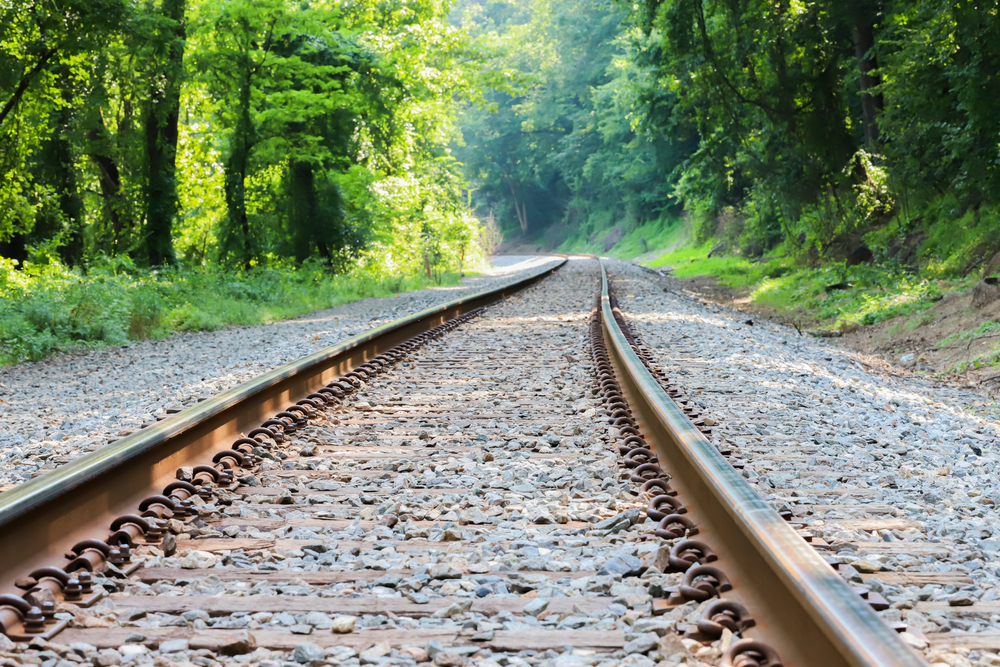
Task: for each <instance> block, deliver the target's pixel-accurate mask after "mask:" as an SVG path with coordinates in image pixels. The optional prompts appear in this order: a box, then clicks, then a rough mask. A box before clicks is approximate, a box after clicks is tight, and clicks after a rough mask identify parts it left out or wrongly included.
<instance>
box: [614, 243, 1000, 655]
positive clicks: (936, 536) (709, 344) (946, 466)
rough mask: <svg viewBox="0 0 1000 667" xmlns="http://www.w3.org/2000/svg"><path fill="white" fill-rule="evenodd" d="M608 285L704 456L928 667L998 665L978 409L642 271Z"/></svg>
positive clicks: (990, 470) (996, 593)
mask: <svg viewBox="0 0 1000 667" xmlns="http://www.w3.org/2000/svg"><path fill="white" fill-rule="evenodd" d="M609 271H610V272H611V273H612V279H613V282H614V284H615V289H616V292H617V294H618V296H619V303H620V304H621V308H622V311H623V312H624V313H625V315H626V316H627V317H629V318H630V319H631V321H632V323H633V325H634V326H635V328H636V329H637V331H638V332H639V334H640V335H641V337H642V339H643V341H644V342H645V344H646V345H647V346H648V347H649V348H650V349H651V351H652V352H653V358H654V360H655V362H656V363H657V364H658V365H659V367H660V368H662V369H663V370H665V371H666V373H667V374H668V375H669V376H670V378H671V380H672V381H673V382H675V383H676V384H678V385H680V386H681V387H683V388H684V389H685V390H686V392H687V393H688V395H689V396H692V397H693V398H694V400H695V401H696V402H697V403H698V405H699V407H700V408H701V409H702V411H703V416H704V417H705V418H707V419H709V420H711V421H712V422H714V435H713V442H715V443H716V444H719V445H721V444H722V443H727V445H728V446H729V447H731V448H732V449H733V451H734V455H733V457H731V458H730V460H742V462H743V463H744V468H743V475H744V477H746V478H747V479H748V480H749V481H751V483H752V484H754V485H755V486H756V488H757V489H758V491H759V492H760V493H761V494H762V495H763V496H764V497H765V498H767V499H769V500H770V501H771V502H772V503H773V504H774V505H775V506H776V507H777V508H780V509H790V510H791V511H792V512H793V514H794V515H795V516H796V517H798V520H800V521H802V522H803V523H804V524H805V526H804V528H806V529H807V530H808V531H809V532H810V533H812V534H813V535H815V536H816V537H818V538H822V540H824V541H825V542H826V543H828V545H829V546H828V547H825V548H822V547H821V548H820V553H821V554H822V555H824V556H825V557H827V559H828V560H829V561H831V562H833V563H837V564H839V565H840V566H841V572H842V574H843V575H844V576H845V577H846V578H847V579H848V580H849V581H851V582H852V583H854V584H856V585H864V586H866V587H867V588H868V589H869V590H871V591H874V592H877V593H880V594H881V595H882V596H884V597H885V598H886V600H887V601H888V602H889V603H890V608H889V609H886V610H885V611H883V612H881V614H882V616H883V617H884V618H885V619H886V620H887V621H889V622H891V623H896V624H900V623H901V624H905V625H906V626H907V628H908V630H907V633H906V637H905V638H906V639H907V641H909V642H910V643H911V644H912V645H913V646H914V647H916V648H918V649H921V650H923V651H924V653H925V654H926V656H927V658H928V660H929V662H931V663H941V664H948V665H953V666H954V665H962V666H965V665H996V664H1000V658H998V657H997V655H996V653H995V652H996V651H997V650H1000V634H998V631H1000V614H998V612H1000V604H998V601H1000V511H998V505H1000V455H998V451H997V443H998V436H1000V425H998V423H997V422H996V421H990V420H989V419H985V418H983V417H981V416H977V412H978V410H977V408H978V406H981V404H982V402H983V396H982V395H980V394H978V393H975V392H972V391H969V390H966V389H962V388H958V387H954V386H948V385H938V384H934V383H932V382H931V381H929V380H927V379H925V378H921V377H918V376H915V375H911V374H910V373H908V372H906V371H905V370H903V369H899V368H895V367H892V366H890V365H889V364H887V363H886V362H884V361H882V360H879V359H875V358H872V357H869V356H866V355H864V354H861V353H858V352H854V351H851V350H845V349H843V348H837V347H834V346H832V345H830V344H828V343H827V342H825V341H822V340H815V339H812V338H810V337H808V336H800V335H799V334H798V333H797V332H796V331H795V330H794V329H791V328H786V327H782V326H780V325H777V324H774V323H770V322H760V321H757V320H753V321H752V323H751V322H750V321H748V315H747V314H746V313H741V312H738V311H735V310H730V309H727V308H724V307H719V306H715V305H711V304H709V305H705V304H704V303H703V302H701V300H700V299H699V300H695V299H692V298H688V297H685V296H684V295H683V292H682V290H681V289H680V285H679V284H677V283H675V282H674V281H673V280H672V279H670V278H661V277H659V276H656V275H654V274H652V273H650V272H648V271H645V270H643V269H640V268H638V267H635V266H632V265H629V264H625V263H621V262H613V263H611V264H610V265H609ZM665 289H666V290H668V291H667V292H665ZM990 637H992V640H991V639H990ZM976 647H979V648H978V649H977V648H976ZM980 649H985V650H980Z"/></svg>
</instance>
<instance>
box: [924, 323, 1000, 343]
mask: <svg viewBox="0 0 1000 667" xmlns="http://www.w3.org/2000/svg"><path fill="white" fill-rule="evenodd" d="M998 331H1000V322H991V321H990V322H983V323H982V324H980V325H979V326H978V327H976V328H975V329H970V330H969V331H956V332H955V333H953V334H951V335H950V336H946V337H945V338H942V339H941V340H940V341H939V342H938V344H937V346H938V347H948V346H949V345H953V344H955V343H964V342H966V341H970V340H973V339H975V338H979V337H980V336H986V335H989V334H993V333H996V332H998Z"/></svg>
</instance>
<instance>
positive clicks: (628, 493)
mask: <svg viewBox="0 0 1000 667" xmlns="http://www.w3.org/2000/svg"><path fill="white" fill-rule="evenodd" d="M542 277H543V275H542V274H540V275H539V276H536V277H534V278H532V279H529V280H527V281H522V282H521V283H518V284H515V285H512V286H509V287H508V288H505V289H502V290H498V291H496V292H494V293H488V294H483V295H481V296H479V297H473V298H471V299H469V300H466V301H464V302H461V303H453V304H448V305H446V306H444V307H442V308H440V309H436V310H435V311H433V312H429V313H424V314H421V315H418V316H414V317H412V318H408V319H407V320H404V321H401V322H399V323H397V324H395V325H390V326H388V327H383V328H382V329H380V330H376V331H375V332H372V333H370V334H367V335H364V336H361V337H358V338H357V339H352V341H348V343H346V344H344V345H342V346H339V347H338V348H336V349H331V350H327V351H324V352H321V353H317V354H316V355H313V356H312V357H309V358H307V359H305V360H302V361H301V362H297V363H296V364H292V365H290V366H288V367H284V368H282V369H278V370H276V371H274V372H272V373H269V374H266V375H265V376H262V377H261V378H260V379H259V380H255V381H254V382H252V383H248V384H247V385H244V386H242V387H239V388H236V389H234V390H231V391H229V392H224V393H223V394H221V395H220V396H219V397H216V398H214V399H211V400H210V401H206V402H205V404H202V405H200V406H198V407H196V408H194V409H192V410H188V411H186V412H184V413H181V414H179V415H176V416H175V417H173V418H171V419H168V420H165V421H164V422H161V423H160V424H158V425H156V426H154V427H152V428H151V429H144V431H143V432H140V433H137V434H135V435H133V436H130V437H129V438H126V439H125V440H123V441H122V442H120V443H115V444H113V445H110V446H108V447H106V448H105V449H103V450H99V451H98V452H95V453H94V454H92V455H89V456H86V457H83V458H81V459H79V460H78V461H76V462H74V463H71V464H68V465H67V466H65V467H63V468H61V469H58V470H57V471H55V472H54V473H50V474H48V475H45V476H43V477H40V478H38V479H36V480H33V481H32V482H29V483H28V484H25V485H23V486H22V487H18V488H17V489H14V490H12V491H10V492H7V493H4V494H0V531H3V532H2V535H3V537H2V538H0V558H2V560H0V563H2V566H0V585H2V591H0V592H2V593H3V594H4V595H3V597H0V625H2V628H3V631H4V633H5V634H6V635H7V636H8V637H10V638H12V639H16V640H18V641H20V642H30V645H31V646H33V648H29V649H23V648H22V649H16V650H15V652H14V653H12V654H11V655H14V656H27V658H28V659H29V661H32V662H33V661H34V658H40V660H41V662H42V664H44V660H47V659H52V660H54V661H55V660H58V659H64V660H68V661H70V662H80V661H81V660H85V661H90V662H92V663H93V664H100V665H112V664H118V663H120V662H123V661H124V662H136V663H147V662H148V663H152V662H155V661H157V660H159V661H161V662H163V661H166V662H171V661H173V662H177V661H185V660H187V661H192V662H194V663H196V664H202V665H214V664H217V663H220V662H221V663H227V662H234V663H235V662H241V663H246V662H248V661H250V662H252V663H255V664H256V663H260V664H274V665H278V664H282V663H285V662H291V663H297V664H312V665H319V664H324V663H333V664H338V663H343V662H347V663H348V664H357V663H361V664H382V663H386V664H411V663H413V662H418V663H419V662H425V661H428V660H431V661H433V662H434V663H435V664H438V665H460V664H465V663H467V662H470V661H473V662H474V661H479V662H482V664H499V665H521V664H542V663H545V664H548V663H550V662H551V663H553V664H567V665H569V664H573V665H576V664H598V663H602V662H605V661H608V660H620V661H623V662H624V663H625V664H629V665H634V666H635V667H645V666H646V665H650V666H651V665H653V664H655V663H656V662H659V661H666V664H685V663H686V664H712V665H715V664H722V665H734V666H738V667H752V666H754V665H771V666H772V667H773V666H775V665H779V664H783V665H919V664H924V663H923V662H922V661H921V660H920V658H919V657H917V656H916V655H915V654H914V653H912V652H910V650H909V649H908V648H907V647H906V646H905V645H904V644H903V643H902V642H901V641H900V640H899V639H898V638H897V636H896V635H895V633H894V631H893V629H892V628H890V627H889V626H888V625H886V624H884V623H883V622H882V621H881V620H880V619H879V618H878V617H877V616H876V615H875V614H874V612H873V611H872V610H871V608H870V602H872V601H865V600H863V599H862V598H861V597H860V596H859V595H858V594H857V592H856V591H854V590H852V589H851V588H850V587H848V586H847V585H846V583H845V582H844V581H843V579H842V578H841V577H840V576H839V575H838V574H837V573H836V572H834V570H833V569H832V568H830V567H829V566H828V565H827V564H826V563H825V562H824V561H823V560H822V559H821V558H820V556H819V555H818V554H817V553H816V551H815V549H814V548H813V546H810V545H808V544H807V543H806V542H805V541H804V540H803V538H802V537H800V536H799V535H798V534H797V533H796V532H795V529H794V527H793V526H791V525H789V524H788V523H787V522H786V521H785V520H784V519H782V518H781V517H780V516H779V515H778V514H777V513H776V512H775V511H774V510H773V509H771V508H770V507H769V506H768V505H767V503H765V502H764V501H763V500H762V499H761V498H760V497H759V496H758V495H757V494H756V492H755V491H754V490H753V489H752V488H751V487H749V486H748V485H747V483H746V482H745V481H744V480H743V478H742V477H741V476H740V475H739V473H738V472H737V471H736V470H735V469H734V468H733V467H732V466H731V465H730V464H729V463H728V462H727V461H726V460H725V458H724V456H723V453H720V452H719V451H717V450H716V449H715V448H714V447H713V446H712V445H711V444H710V443H709V442H708V441H707V440H706V439H705V437H704V435H703V433H702V431H703V430H708V429H709V427H707V426H706V425H705V424H704V423H702V424H698V423H697V419H695V421H694V422H692V421H691V420H689V419H688V417H687V416H686V415H685V413H684V412H683V408H684V407H686V404H685V397H684V396H683V394H682V392H681V391H680V389H679V388H677V387H674V386H672V385H670V384H669V383H668V382H667V381H666V380H665V379H663V378H662V377H657V376H655V375H652V374H650V372H649V370H648V367H649V366H650V365H651V359H649V355H648V354H647V353H646V352H645V351H644V350H643V348H642V347H641V345H640V344H639V341H638V340H637V339H636V337H635V334H634V332H632V330H631V328H630V327H629V326H628V323H627V322H626V321H625V320H624V318H623V316H622V315H621V313H620V312H618V311H617V310H616V308H615V307H614V304H613V300H612V296H611V295H610V294H609V291H608V282H607V279H606V277H605V276H604V270H603V267H602V266H601V265H600V263H599V262H598V261H596V260H594V259H584V258H576V259H574V260H572V261H570V262H569V263H568V265H567V266H564V267H563V268H562V269H561V270H559V271H558V272H556V273H555V274H554V275H553V276H552V277H549V278H547V279H545V280H544V281H541V282H538V281H539V280H540V279H541V278H542ZM535 283H537V284H535ZM595 295H596V302H595V301H594V296H595ZM592 303H596V306H595V307H591V304H592ZM670 394H672V395H673V397H674V399H675V400H676V402H674V400H671V398H670ZM0 648H2V646H0ZM8 648H9V647H8ZM46 652H49V653H46ZM52 664H53V665H54V664H55V662H53V663H52Z"/></svg>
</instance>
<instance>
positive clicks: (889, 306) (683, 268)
mask: <svg viewBox="0 0 1000 667" xmlns="http://www.w3.org/2000/svg"><path fill="white" fill-rule="evenodd" d="M711 247H712V245H711V243H707V244H705V245H702V246H685V247H682V248H678V249H676V250H674V251H673V252H670V253H668V254H666V255H664V256H662V257H660V258H659V259H657V260H655V261H654V262H651V263H650V264H649V266H652V267H658V266H668V265H669V266H672V267H673V269H674V275H676V276H677V277H678V278H690V277H694V276H713V277H715V278H717V279H718V280H719V282H720V283H722V284H723V285H726V286H728V287H731V288H734V289H745V290H747V291H748V296H749V298H750V300H751V301H752V302H754V303H757V304H761V305H767V306H769V307H771V308H773V309H775V310H776V311H778V312H779V313H780V314H782V315H785V316H790V317H803V318H805V319H807V320H813V321H815V322H817V323H818V324H821V325H824V326H839V325H841V324H846V323H858V324H878V323H880V322H884V321H886V320H889V319H892V318H894V317H898V316H900V315H914V314H919V313H921V312H923V311H925V310H927V309H929V308H930V307H931V306H932V305H933V302H934V299H935V298H937V297H940V296H941V295H942V294H943V293H944V292H946V291H951V290H953V289H960V288H962V287H967V286H969V285H970V284H971V279H969V280H965V281H961V280H944V279H939V280H935V279H932V278H929V277H925V276H914V275H911V274H910V273H907V272H905V271H900V270H897V269H893V268H887V267H879V266H868V265H861V266H854V267H848V266H845V265H844V264H843V263H833V264H829V265H827V266H824V267H821V268H809V267H804V266H801V265H799V264H798V263H797V262H796V261H795V260H794V259H791V258H784V257H778V258H775V259H771V260H768V261H760V262H754V261H752V260H748V259H746V258H743V257H734V256H724V257H708V253H709V251H710V250H711ZM773 252H774V253H775V254H777V255H780V254H781V249H780V248H778V249H775V250H774V251H773ZM844 282H846V283H849V284H850V287H849V288H848V289H842V290H829V291H828V290H827V289H826V288H827V287H828V286H830V285H834V284H837V283H844ZM917 322H918V324H919V322H920V320H919V319H918V320H917Z"/></svg>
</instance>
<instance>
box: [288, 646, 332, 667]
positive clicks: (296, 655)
mask: <svg viewBox="0 0 1000 667" xmlns="http://www.w3.org/2000/svg"><path fill="white" fill-rule="evenodd" d="M292 660H294V661H295V662H298V663H301V664H319V663H321V662H323V661H324V660H326V651H324V650H323V649H322V648H320V647H319V646H317V645H316V644H313V643H312V642H303V643H302V644H297V645H296V646H295V650H294V651H292Z"/></svg>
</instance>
